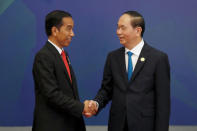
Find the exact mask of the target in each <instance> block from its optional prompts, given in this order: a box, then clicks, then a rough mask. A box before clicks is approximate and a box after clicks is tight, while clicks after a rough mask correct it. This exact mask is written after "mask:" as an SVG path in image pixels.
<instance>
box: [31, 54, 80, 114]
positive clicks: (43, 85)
mask: <svg viewBox="0 0 197 131" xmlns="http://www.w3.org/2000/svg"><path fill="white" fill-rule="evenodd" d="M33 75H34V80H35V82H36V83H37V85H38V86H37V87H36V91H37V93H40V94H41V95H42V96H43V97H44V98H45V99H46V101H47V102H48V103H49V104H51V105H52V106H54V107H56V108H58V109H60V110H62V111H63V112H67V113H70V114H71V115H73V116H76V117H81V115H82V112H83V108H84V104H83V103H81V102H80V101H78V100H75V99H73V98H70V97H68V96H67V95H65V93H63V92H62V90H61V89H60V88H58V83H57V80H56V76H55V68H54V64H53V62H52V60H51V58H49V57H48V56H47V55H44V54H42V55H37V56H36V58H35V62H34V67H33Z"/></svg>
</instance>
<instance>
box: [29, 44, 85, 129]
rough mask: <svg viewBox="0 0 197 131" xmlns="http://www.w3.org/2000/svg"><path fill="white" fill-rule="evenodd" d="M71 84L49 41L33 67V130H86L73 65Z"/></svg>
mask: <svg viewBox="0 0 197 131" xmlns="http://www.w3.org/2000/svg"><path fill="white" fill-rule="evenodd" d="M69 67H70V72H71V77H72V83H71V82H70V79H69V76H68V73H67V70H66V67H65V65H64V63H63V60H62V58H61V55H60V54H59V52H58V51H57V49H56V48H55V47H54V46H53V45H52V44H50V43H49V42H47V43H46V44H45V46H44V47H43V48H42V49H41V50H40V51H39V52H38V53H37V54H36V56H35V60H34V65H33V77H34V82H35V110H34V120H33V127H32V130H33V131H85V125H84V120H83V117H82V112H83V108H84V104H83V103H81V102H80V101H79V95H78V91H77V83H76V79H75V75H74V72H73V69H72V67H71V65H69Z"/></svg>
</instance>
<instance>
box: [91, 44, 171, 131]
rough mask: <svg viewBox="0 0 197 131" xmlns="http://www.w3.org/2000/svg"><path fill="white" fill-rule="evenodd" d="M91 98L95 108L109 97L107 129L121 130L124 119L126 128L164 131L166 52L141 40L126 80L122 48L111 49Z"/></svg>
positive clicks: (167, 87) (167, 89) (167, 84)
mask: <svg viewBox="0 0 197 131" xmlns="http://www.w3.org/2000/svg"><path fill="white" fill-rule="evenodd" d="M141 58H144V59H145V61H141V60H142V59H141ZM94 100H96V101H97V102H98V103H99V111H100V110H101V109H102V108H103V107H104V106H105V105H106V104H107V103H108V102H109V101H110V100H112V103H111V109H110V116H109V123H108V130H109V131H122V129H123V127H124V123H125V119H126V120H127V123H128V128H129V131H168V126H169V115H170V67H169V62H168V56H167V55H166V54H165V53H163V52H161V51H158V50H156V49H154V48H152V47H151V46H149V45H148V44H147V43H145V44H144V47H143V48H142V51H141V53H140V56H139V58H138V61H137V64H136V67H135V69H134V71H133V74H132V78H131V80H130V81H128V77H127V72H126V66H125V48H124V47H122V48H120V49H118V50H115V51H112V52H111V53H109V55H108V57H107V60H106V64H105V68H104V75H103V81H102V87H101V89H100V90H99V92H98V93H97V95H96V97H95V99H94Z"/></svg>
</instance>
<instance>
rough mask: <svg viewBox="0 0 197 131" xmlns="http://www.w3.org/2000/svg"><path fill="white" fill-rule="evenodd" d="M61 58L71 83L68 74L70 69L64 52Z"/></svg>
mask: <svg viewBox="0 0 197 131" xmlns="http://www.w3.org/2000/svg"><path fill="white" fill-rule="evenodd" d="M61 56H62V59H63V61H64V65H65V66H66V70H67V72H68V75H69V78H70V81H71V82H72V79H71V74H70V68H69V65H68V61H67V60H66V54H65V52H64V51H62V53H61Z"/></svg>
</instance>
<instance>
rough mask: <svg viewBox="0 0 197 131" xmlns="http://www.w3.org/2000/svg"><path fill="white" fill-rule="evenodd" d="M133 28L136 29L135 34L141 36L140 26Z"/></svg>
mask: <svg viewBox="0 0 197 131" xmlns="http://www.w3.org/2000/svg"><path fill="white" fill-rule="evenodd" d="M135 30H136V34H137V36H141V33H142V27H136V28H135Z"/></svg>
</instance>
